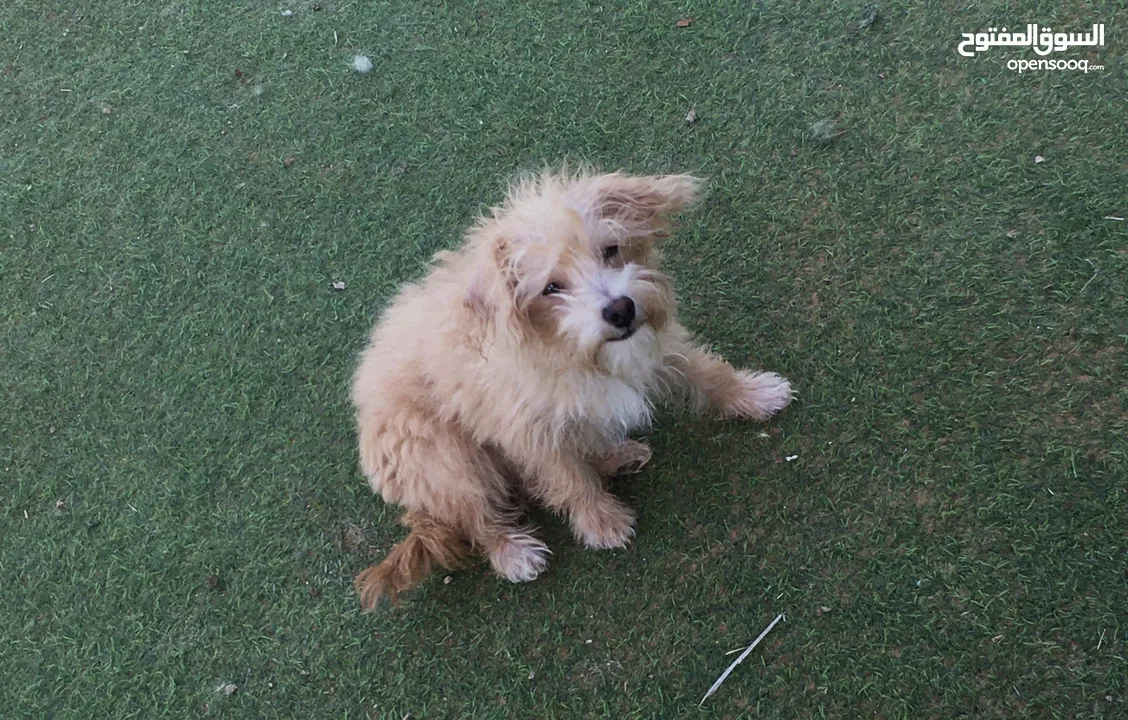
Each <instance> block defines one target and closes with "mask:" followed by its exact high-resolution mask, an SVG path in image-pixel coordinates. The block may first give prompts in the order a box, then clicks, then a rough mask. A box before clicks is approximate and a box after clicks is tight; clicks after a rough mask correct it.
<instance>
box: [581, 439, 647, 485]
mask: <svg viewBox="0 0 1128 720" xmlns="http://www.w3.org/2000/svg"><path fill="white" fill-rule="evenodd" d="M651 454H652V453H651V452H650V446H649V445H647V444H645V443H640V442H638V441H637V440H626V441H624V442H623V443H622V444H621V445H619V446H618V447H616V448H615V449H614V450H612V451H611V452H609V453H608V454H606V455H604V456H603V457H600V458H597V459H596V460H595V462H594V463H593V467H595V469H596V471H597V472H598V473H599V474H600V475H604V476H609V477H613V476H615V475H634V474H635V473H637V472H641V471H642V468H643V467H645V466H646V463H648V462H650V456H651Z"/></svg>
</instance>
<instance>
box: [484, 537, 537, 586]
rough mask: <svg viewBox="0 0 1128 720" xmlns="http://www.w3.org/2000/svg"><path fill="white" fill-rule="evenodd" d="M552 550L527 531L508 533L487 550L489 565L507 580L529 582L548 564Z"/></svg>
mask: <svg viewBox="0 0 1128 720" xmlns="http://www.w3.org/2000/svg"><path fill="white" fill-rule="evenodd" d="M551 554H552V551H551V550H549V549H548V546H547V545H545V544H544V543H543V542H541V541H540V540H538V539H536V538H535V537H533V536H532V535H529V534H528V533H517V532H515V533H510V534H509V535H506V536H505V539H504V540H502V541H501V542H499V543H498V544H497V546H496V547H494V548H492V549H491V550H490V552H489V556H490V565H492V566H493V569H494V571H495V572H497V574H498V575H500V576H501V577H503V578H505V579H506V580H508V581H509V582H515V583H519V582H529V581H530V580H534V579H536V577H537V576H538V575H540V574H541V573H542V572H544V569H545V567H547V566H548V556H549V555H551Z"/></svg>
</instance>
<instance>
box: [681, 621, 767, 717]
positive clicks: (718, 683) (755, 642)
mask: <svg viewBox="0 0 1128 720" xmlns="http://www.w3.org/2000/svg"><path fill="white" fill-rule="evenodd" d="M782 619H783V613H780V614H779V615H776V619H775V620H772V623H771V625H768V626H767V627H766V628H764V632H762V633H760V635H759V636H758V637H757V638H756V639H755V640H753V641H752V644H751V645H749V646H748V647H746V648H745V649H744V652H742V653H741V654H740V657H738V658H737V659H736V660H733V661H732V665H729V666H728V667H727V668H726V669H725V671H724V672H723V673H721V676H720V677H719V678H717V681H716V682H715V683H713V686H712V687H710V688H709V692H707V693H705V697H703V698H701V702H699V703H697V707H701V706H702V705H704V704H705V701H706V700H708V699H709V696H710V695H712V694H713V693H715V692H716V691H717V688H719V687H720V686H721V683H723V682H724V681H725V680H727V679H728V676H729V675H731V674H732V671H733V670H735V669H736V666H737V665H739V664H740V663H742V662H744V658H746V657H748V656H749V655H750V654H751V653H752V651H753V650H755V649H756V646H757V645H759V644H760V641H761V640H763V639H764V636H766V635H767V634H768V633H770V632H771V631H772V628H774V627H775V626H776V623H778V622H779V621H780V620H782Z"/></svg>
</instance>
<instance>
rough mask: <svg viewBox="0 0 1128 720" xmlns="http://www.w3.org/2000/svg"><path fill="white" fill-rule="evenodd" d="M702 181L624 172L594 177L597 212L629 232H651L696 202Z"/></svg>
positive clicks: (642, 233)
mask: <svg viewBox="0 0 1128 720" xmlns="http://www.w3.org/2000/svg"><path fill="white" fill-rule="evenodd" d="M704 184H705V181H704V180H702V179H700V178H697V177H694V176H692V175H624V174H622V173H612V174H610V175H603V176H600V177H598V178H596V194H597V200H596V202H597V204H598V205H599V210H600V215H601V216H602V217H604V218H608V219H610V220H614V221H615V222H617V223H619V224H620V225H621V226H623V228H624V229H625V230H627V232H628V233H630V234H641V235H650V234H653V233H656V232H659V231H661V230H662V229H664V228H665V226H666V224H667V222H668V221H669V218H670V216H671V215H674V214H675V213H677V212H679V211H680V210H682V209H683V208H686V207H688V206H690V205H692V204H693V203H695V202H696V201H697V199H698V197H699V196H700V195H701V190H702V187H703V186H704Z"/></svg>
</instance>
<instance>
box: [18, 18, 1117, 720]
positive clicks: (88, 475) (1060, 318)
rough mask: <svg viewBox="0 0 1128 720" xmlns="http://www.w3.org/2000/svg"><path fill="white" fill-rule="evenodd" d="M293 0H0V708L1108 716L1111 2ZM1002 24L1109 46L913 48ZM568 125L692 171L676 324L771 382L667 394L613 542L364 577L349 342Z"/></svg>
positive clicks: (653, 162)
mask: <svg viewBox="0 0 1128 720" xmlns="http://www.w3.org/2000/svg"><path fill="white" fill-rule="evenodd" d="M322 5H323V9H321V10H319V11H315V10H314V9H313V3H312V2H310V1H309V0H300V1H299V2H295V3H293V4H291V5H289V7H290V8H291V9H292V10H293V11H294V17H293V18H290V19H285V18H282V17H281V16H280V15H279V13H278V11H279V9H281V8H282V7H286V5H285V4H283V5H275V4H272V3H267V2H250V1H248V0H243V1H241V2H233V3H229V2H219V0H199V1H197V2H171V3H170V2H161V3H149V2H144V3H143V2H141V0H124V1H122V0H119V1H118V2H103V1H94V0H87V1H85V2H84V1H82V0H78V1H77V2H71V3H60V2H56V1H55V0H49V1H47V2H31V0H14V2H6V3H4V4H3V6H2V7H0V279H2V282H0V378H2V385H3V389H4V396H3V397H4V406H5V407H4V408H3V411H2V412H0V471H2V475H0V607H2V612H0V677H2V678H3V682H2V683H0V687H2V689H0V717H4V718H13V719H15V718H69V717H91V718H93V717H96V718H102V717H136V718H154V717H178V718H179V717H212V716H216V717H297V718H314V717H324V718H369V717H379V718H394V719H395V720H400V719H401V718H403V717H404V716H405V715H407V714H408V713H411V715H412V717H416V718H443V717H452V718H454V717H475V718H495V717H496V718H501V717H515V718H534V717H535V718H573V717H591V718H625V717H639V718H650V717H654V718H669V717H703V718H727V717H748V716H760V717H795V718H808V717H838V718H850V717H882V718H901V717H908V718H922V717H926V718H952V717H1062V718H1078V717H1098V718H1099V717H1107V718H1112V717H1124V716H1125V714H1128V662H1126V660H1125V657H1126V656H1128V647H1126V642H1128V616H1126V614H1125V613H1126V609H1128V554H1126V553H1128V536H1126V534H1125V532H1126V528H1128V484H1126V478H1128V463H1126V460H1128V389H1126V386H1125V381H1124V378H1125V373H1126V372H1128V301H1126V299H1125V298H1126V296H1128V279H1126V278H1128V223H1126V222H1118V221H1115V220H1106V219H1103V218H1104V217H1105V216H1119V217H1125V216H1128V131H1126V125H1125V120H1126V118H1128V102H1126V101H1128V74H1126V72H1125V68H1124V62H1123V57H1124V48H1125V45H1124V42H1125V40H1124V38H1125V32H1128V11H1125V10H1124V9H1116V7H1117V6H1118V5H1119V4H1114V3H1108V2H1095V1H1094V2H1089V3H1085V2H1074V3H1064V4H1063V3H1054V2H1049V0H1035V1H1031V2H1026V3H1023V4H1022V5H1023V6H1024V7H1023V8H1022V9H1020V8H1019V3H1017V2H1003V1H1001V0H1000V1H995V2H970V1H969V2H965V3H959V2H944V3H934V2H925V1H924V0H917V1H913V2H911V1H909V0H903V1H899V2H889V3H883V4H881V5H880V6H879V7H880V11H881V12H880V18H879V20H878V21H877V23H876V24H874V25H873V26H872V27H869V28H866V29H858V27H859V23H860V22H861V20H862V19H863V18H865V17H866V14H867V7H868V6H869V3H867V2H846V1H837V0H830V1H829V2H817V3H816V2H809V3H798V4H797V3H791V2H785V1H784V0H763V1H758V2H751V0H724V1H723V2H715V3H705V2H688V3H685V4H678V3H672V2H660V1H658V0H650V1H649V2H645V1H640V2H635V1H633V0H631V1H628V0H611V1H609V2H604V3H596V2H590V3H553V2H546V3H517V2H496V1H494V2H472V3H458V2H439V1H438V0H424V1H423V2H345V1H344V0H336V1H332V2H324V3H322ZM685 16H692V17H694V18H695V21H694V23H693V24H692V26H691V27H689V28H684V29H678V28H677V27H675V23H676V21H677V20H678V19H680V18H682V17H685ZM1026 22H1038V23H1040V24H1042V25H1051V26H1053V27H1054V28H1055V29H1059V28H1060V29H1063V30H1066V31H1069V30H1081V29H1083V28H1086V27H1087V26H1088V25H1090V24H1092V23H1094V22H1104V23H1105V24H1106V27H1107V32H1106V40H1107V42H1108V46H1107V47H1105V48H1101V49H1099V50H1098V51H1097V52H1096V53H1095V54H1093V55H1090V56H1089V57H1090V59H1091V61H1092V60H1096V61H1099V62H1101V63H1103V64H1104V65H1105V70H1104V71H1103V72H1092V73H1089V74H1088V75H1085V74H1081V73H1076V72H1040V73H1024V74H1022V75H1018V74H1016V73H1014V72H1010V71H1008V70H1007V69H1006V67H1005V60H1006V59H1007V58H1018V57H1021V58H1027V57H1034V56H1033V55H1032V54H1029V52H1026V53H1025V54H1024V53H1023V51H1018V50H1003V49H998V48H995V49H992V50H991V51H989V52H988V53H985V54H983V55H981V56H979V57H977V58H975V59H969V58H962V57H960V56H959V55H957V54H956V51H955V49H956V45H957V44H958V42H959V39H960V34H961V33H963V32H973V31H975V30H980V29H983V28H985V27H987V26H992V25H999V24H1007V23H1011V24H1018V23H1026ZM357 52H364V53H366V54H368V55H369V56H370V57H371V58H372V60H373V62H374V63H375V69H374V70H373V71H372V72H371V73H370V74H368V75H363V76H362V75H359V74H357V73H355V72H352V71H351V70H350V68H349V61H350V60H351V57H352V55H353V54H354V53H357ZM1065 56H1066V57H1074V58H1076V57H1086V56H1085V54H1084V51H1082V50H1077V49H1075V50H1071V51H1068V52H1067V53H1066V54H1065ZM236 69H238V70H239V71H240V73H239V74H241V77H237V73H236ZM256 88H259V90H258V91H256ZM691 108H694V109H696V112H697V115H698V117H699V120H698V121H697V122H696V123H695V124H692V125H690V124H687V123H686V122H685V120H684V117H685V115H686V113H687V112H688V111H689V110H690V109H691ZM827 120H830V121H833V122H834V123H836V126H833V127H836V128H837V130H838V131H841V135H840V136H838V137H837V138H836V139H833V140H828V139H827V137H828V136H829V135H832V134H833V133H828V132H827V128H830V127H832V126H830V125H827V124H825V123H824V124H823V125H820V126H817V127H816V128H815V130H812V126H815V125H816V123H820V122H822V121H827ZM1036 155H1041V156H1043V157H1044V158H1045V162H1043V163H1040V164H1036V163H1035V162H1034V157H1035V156H1036ZM565 157H568V158H572V159H582V160H587V161H591V162H594V163H597V164H599V165H601V166H603V167H606V168H619V167H623V168H627V169H629V170H632V171H637V172H663V171H690V172H696V173H700V174H703V175H706V176H708V177H709V178H710V194H709V197H708V199H707V201H706V202H704V203H703V205H702V206H701V207H700V208H699V209H698V210H696V211H695V212H693V213H691V214H689V215H687V216H686V218H685V221H684V229H683V232H681V233H680V234H679V235H678V236H677V237H676V238H674V239H672V240H671V241H670V242H669V245H668V246H667V250H668V255H669V258H670V260H669V268H670V270H671V272H672V273H673V275H674V276H675V277H676V279H677V282H678V285H679V288H680V291H681V297H682V300H683V304H682V308H683V315H684V318H685V320H686V322H687V324H688V325H690V326H691V327H692V328H694V329H695V330H697V331H699V332H700V334H701V335H702V336H704V337H705V338H707V339H709V340H711V341H712V342H713V343H714V345H715V346H716V347H717V348H718V349H719V350H721V351H722V352H724V353H725V354H726V355H727V356H729V357H730V358H731V359H732V360H733V361H734V362H737V363H739V364H748V365H758V366H763V367H767V368H770V369H773V370H777V371H780V372H782V373H784V374H786V375H788V376H789V377H791V378H793V380H794V381H795V383H796V385H797V386H798V388H799V389H800V392H801V396H800V401H799V402H797V403H796V404H794V405H793V406H792V407H791V408H789V409H788V410H787V411H786V412H785V413H784V414H783V415H782V416H781V417H780V418H779V419H778V420H776V421H774V422H773V423H771V424H770V425H769V426H768V427H767V429H768V430H770V437H766V438H765V437H761V436H760V434H759V433H760V432H761V431H762V430H763V429H765V428H762V427H759V426H755V425H751V424H749V425H742V424H731V423H729V424H726V423H721V422H714V421H709V420H698V419H693V418H690V417H688V416H686V415H684V414H681V413H678V412H673V413H670V414H667V415H666V416H664V417H663V418H662V419H661V421H660V422H659V423H658V424H657V425H656V427H655V428H654V430H653V433H652V435H651V437H650V442H651V443H652V445H653V447H654V450H655V459H654V461H653V463H652V464H651V466H650V468H649V469H648V470H647V471H646V472H645V473H644V474H642V475H640V476H637V477H634V478H631V479H629V480H626V481H624V482H622V483H621V484H620V485H619V492H620V493H621V494H622V495H623V496H624V497H625V498H626V499H627V500H628V501H629V502H630V504H631V505H632V506H633V507H635V508H636V509H637V510H638V511H639V515H640V520H639V527H638V531H639V532H638V537H637V539H636V542H635V543H634V544H633V546H632V547H631V548H630V549H628V550H626V551H623V552H617V553H594V552H589V551H584V550H582V549H580V548H579V547H577V546H576V545H575V544H574V543H573V542H572V541H571V540H570V539H569V537H568V533H567V530H566V528H564V527H563V526H562V525H561V524H560V523H559V522H557V521H555V520H553V519H551V518H547V517H544V518H541V519H542V521H543V525H544V531H543V532H544V535H545V536H546V537H547V538H548V540H549V541H550V544H551V545H552V547H553V548H554V550H555V552H556V554H555V555H554V557H553V561H552V565H551V568H550V570H549V571H548V572H547V573H546V574H545V575H544V576H542V577H541V578H540V579H538V580H537V581H536V582H534V583H532V584H530V585H525V586H511V585H508V584H503V583H501V582H499V581H497V580H496V579H494V578H493V577H491V576H490V574H489V573H488V572H487V570H486V568H484V567H483V566H481V565H478V566H475V567H472V568H470V569H468V570H465V571H463V572H459V573H456V574H454V575H452V580H451V582H450V583H449V584H444V583H443V582H442V577H441V576H437V577H434V578H432V579H431V581H430V582H429V583H427V584H426V586H425V587H423V588H422V589H421V590H420V591H418V592H416V593H415V594H414V595H412V596H411V597H410V599H409V600H408V602H406V604H405V606H404V607H403V608H401V609H400V610H397V611H387V610H385V611H381V612H378V613H376V614H371V615H362V614H361V613H359V612H358V608H357V601H356V598H355V596H354V594H353V592H352V588H351V580H352V577H353V575H354V573H356V572H357V571H359V570H360V569H362V568H363V567H365V566H366V565H367V564H369V563H370V562H371V561H373V560H374V559H375V558H377V557H378V556H379V555H380V554H381V553H382V552H383V551H384V550H385V549H386V548H387V547H389V546H390V544H391V543H393V542H394V541H396V540H397V539H398V538H400V537H401V536H402V530H401V529H400V528H399V527H398V526H397V525H396V523H395V518H396V514H397V513H396V512H395V511H392V510H389V509H387V508H385V507H383V506H382V505H381V503H380V502H379V501H378V500H377V499H376V498H374V497H372V496H371V494H370V492H369V491H368V490H367V488H366V486H365V484H364V483H363V481H362V480H361V478H360V477H359V474H358V472H357V470H356V459H355V449H354V447H353V439H352V432H353V429H352V420H351V413H350V408H349V406H348V404H347V398H346V393H347V384H348V379H349V375H350V373H351V371H352V369H353V366H354V361H355V356H356V353H357V351H358V350H359V349H360V348H361V346H362V343H363V342H364V339H365V336H366V333H367V331H368V329H369V325H370V323H371V321H372V320H373V318H374V317H375V314H376V313H377V312H378V310H379V309H380V307H381V306H382V304H383V303H384V302H386V301H387V299H388V298H389V297H390V295H391V293H392V292H393V291H394V288H395V287H396V286H397V284H398V283H400V282H401V281H403V280H404V279H406V278H410V277H415V276H417V275H418V274H419V273H420V272H421V270H422V267H423V263H424V261H425V259H426V258H427V257H428V256H429V255H430V254H431V253H432V252H433V251H435V250H437V249H439V248H444V247H448V246H450V245H451V244H453V243H454V242H455V241H456V239H457V236H458V234H459V232H460V230H461V229H462V228H463V227H464V226H465V225H466V224H467V223H468V222H469V220H470V219H471V218H472V216H473V214H474V213H475V212H476V211H477V210H478V209H479V208H480V207H481V206H482V205H483V204H486V203H490V202H493V201H496V200H497V199H498V196H499V191H500V188H501V187H502V181H503V179H504V178H505V177H506V176H508V175H510V174H512V173H513V172H515V171H518V170H520V169H524V168H529V167H538V166H540V165H542V164H544V163H546V162H549V163H553V162H558V161H560V160H562V159H564V158H565ZM290 159H292V160H290ZM336 280H343V281H345V282H347V289H346V290H345V291H343V292H334V291H333V290H331V287H330V285H331V283H332V282H333V281H336ZM792 454H795V455H798V456H799V457H798V459H797V460H795V461H794V462H784V461H783V458H784V457H785V456H787V455H792ZM358 530H359V532H360V533H363V538H361V537H360V536H359V533H358ZM778 612H786V613H787V616H788V618H787V622H786V623H782V624H780V625H779V626H777V628H776V629H775V630H774V631H773V633H772V634H771V635H769V636H768V638H767V639H766V640H765V641H764V642H763V643H762V644H761V646H760V647H759V648H758V649H757V650H756V651H755V653H754V654H753V655H752V656H751V657H750V658H749V660H748V661H747V662H746V663H745V664H744V665H742V666H741V667H740V668H739V669H738V670H737V671H736V672H735V673H734V674H733V675H732V676H731V677H730V678H729V680H728V681H727V682H726V683H725V684H724V685H723V686H722V688H721V689H720V691H718V693H717V694H716V695H715V696H714V697H713V698H712V699H710V701H709V702H708V703H706V705H705V707H704V708H703V709H701V710H698V709H697V707H696V705H697V701H698V700H699V699H700V697H701V695H702V694H703V693H704V692H705V690H706V688H708V687H709V685H710V683H712V681H713V680H714V679H715V678H716V677H717V675H719V674H720V672H721V671H722V670H723V669H724V667H725V666H726V665H727V664H728V662H729V660H731V657H726V656H725V654H724V653H725V652H726V651H728V650H730V649H733V648H737V647H740V646H742V645H744V644H746V643H747V641H748V640H749V639H751V638H752V637H754V636H755V635H756V634H757V633H758V632H759V631H760V629H761V628H763V627H764V626H765V625H766V624H767V623H768V621H770V620H771V618H772V617H774V615H775V614H776V613H778ZM588 641H590V642H588ZM228 682H230V683H235V684H237V685H238V686H239V690H238V692H237V693H235V694H234V695H231V696H230V697H226V696H223V695H222V694H219V693H217V692H216V688H217V687H218V686H219V685H220V684H221V683H228Z"/></svg>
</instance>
